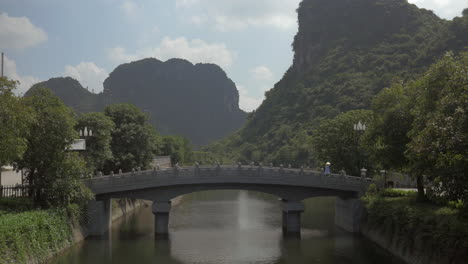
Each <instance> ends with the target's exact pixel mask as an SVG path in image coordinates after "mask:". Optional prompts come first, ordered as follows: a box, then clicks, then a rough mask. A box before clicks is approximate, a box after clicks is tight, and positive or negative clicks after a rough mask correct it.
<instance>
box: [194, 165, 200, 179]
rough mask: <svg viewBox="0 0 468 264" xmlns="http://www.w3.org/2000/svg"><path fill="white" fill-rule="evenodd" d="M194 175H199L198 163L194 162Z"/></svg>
mask: <svg viewBox="0 0 468 264" xmlns="http://www.w3.org/2000/svg"><path fill="white" fill-rule="evenodd" d="M194 175H195V177H197V176H199V175H200V163H198V162H195V169H194Z"/></svg>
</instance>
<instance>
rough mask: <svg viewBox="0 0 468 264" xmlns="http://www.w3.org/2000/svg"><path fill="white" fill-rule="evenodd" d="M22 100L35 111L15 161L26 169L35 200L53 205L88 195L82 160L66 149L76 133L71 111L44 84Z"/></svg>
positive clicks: (84, 197)
mask: <svg viewBox="0 0 468 264" xmlns="http://www.w3.org/2000/svg"><path fill="white" fill-rule="evenodd" d="M25 100H26V104H27V105H28V106H29V107H31V108H32V109H33V111H34V113H35V115H34V122H33V124H32V125H31V130H30V134H29V135H28V137H27V145H28V148H27V150H26V152H25V153H24V155H23V157H22V158H20V159H18V160H17V165H18V167H19V168H20V169H23V168H24V169H27V171H28V173H27V177H26V179H27V180H28V182H29V184H30V186H31V187H32V190H33V191H34V193H33V195H34V201H35V202H36V203H39V204H41V205H51V204H52V205H53V204H62V203H69V202H77V203H79V202H82V201H83V200H86V199H88V198H90V195H89V192H85V191H84V190H87V188H86V187H85V186H84V185H83V184H82V181H81V179H80V177H81V175H82V174H83V172H84V170H85V168H84V166H83V162H82V161H80V159H79V157H78V156H77V155H76V154H73V153H69V152H68V150H69V148H70V144H71V142H72V141H73V139H74V138H76V137H77V136H78V135H77V133H76V131H75V130H74V125H75V119H74V115H73V112H72V111H71V109H69V108H68V107H66V106H65V105H64V104H63V103H62V102H61V101H60V99H59V98H58V97H56V96H54V95H53V94H52V92H51V91H50V90H49V89H47V88H40V89H37V90H36V91H35V92H34V93H33V94H31V96H30V97H27V98H26V99H25ZM71 190H82V191H79V192H76V191H74V192H71Z"/></svg>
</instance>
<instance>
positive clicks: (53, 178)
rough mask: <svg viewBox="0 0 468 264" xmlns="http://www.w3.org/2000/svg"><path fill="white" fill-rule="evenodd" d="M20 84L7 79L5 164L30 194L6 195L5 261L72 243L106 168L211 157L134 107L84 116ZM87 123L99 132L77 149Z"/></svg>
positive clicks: (39, 257) (25, 259)
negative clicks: (25, 92)
mask: <svg viewBox="0 0 468 264" xmlns="http://www.w3.org/2000/svg"><path fill="white" fill-rule="evenodd" d="M16 85H17V82H16V81H12V80H9V79H7V78H4V77H2V78H1V79H0V106H1V107H0V147H1V149H2V151H1V152H0V165H8V164H13V166H14V167H15V169H18V170H19V169H24V170H25V171H26V172H27V173H26V174H25V181H26V183H27V186H28V187H29V191H28V197H27V198H12V197H8V198H0V256H2V257H1V258H0V263H2V264H3V263H38V262H42V261H44V260H45V259H47V258H48V257H50V255H52V254H54V253H56V252H58V251H59V250H61V249H63V248H64V247H66V246H67V245H69V244H71V243H72V241H73V230H74V229H77V228H80V226H81V224H83V223H85V222H86V217H85V213H84V212H85V206H86V203H87V201H88V200H90V199H92V198H93V195H92V193H91V191H90V190H89V189H88V188H87V187H86V186H85V185H84V184H83V182H82V179H83V178H87V177H89V176H90V175H92V174H97V173H98V171H101V172H104V173H109V172H110V171H114V172H118V171H119V170H122V171H124V172H126V171H130V170H132V169H133V168H136V167H141V168H142V169H145V168H148V167H149V164H150V162H151V160H152V158H153V157H154V156H156V155H168V156H170V157H171V160H172V162H173V163H181V164H183V163H187V162H190V163H191V162H193V158H194V157H198V158H209V156H207V155H204V154H203V153H200V152H197V153H194V152H193V151H192V149H191V146H190V144H189V141H188V140H187V139H184V138H182V137H179V136H162V135H160V134H159V133H157V131H156V130H155V128H154V127H153V126H152V125H150V124H149V123H148V116H147V115H146V114H145V113H143V112H142V111H140V110H139V109H138V108H137V107H135V106H133V105H131V104H116V105H109V106H107V107H106V108H105V111H104V113H97V112H96V113H87V114H83V115H80V116H76V115H75V113H74V112H73V111H72V110H71V109H70V108H68V107H66V106H65V105H64V104H63V102H61V100H60V99H59V98H58V97H56V96H55V95H53V94H52V92H51V91H50V90H49V89H47V88H38V89H35V90H34V92H32V93H31V94H29V96H27V97H22V98H21V97H17V96H15V95H14V94H13V90H14V89H15V88H16ZM85 126H86V127H88V128H90V129H92V130H93V136H91V137H89V138H88V139H87V141H88V142H87V143H88V144H87V146H88V149H87V151H85V152H80V153H77V152H71V151H70V150H69V148H70V144H71V142H72V141H73V139H75V138H78V132H77V131H78V130H79V129H83V128H84V127H85ZM3 150H7V151H3Z"/></svg>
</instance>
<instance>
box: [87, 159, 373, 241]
mask: <svg viewBox="0 0 468 264" xmlns="http://www.w3.org/2000/svg"><path fill="white" fill-rule="evenodd" d="M368 183H369V180H368V179H364V178H358V177H350V176H342V175H323V174H321V173H319V172H315V171H304V170H303V169H284V168H272V167H268V168H263V167H253V166H249V167H242V166H219V165H218V166H215V167H199V166H195V167H184V168H180V167H176V168H171V169H165V170H152V171H138V172H132V173H126V174H119V175H109V176H104V177H99V178H95V179H92V180H90V181H89V182H88V185H89V186H90V188H91V190H93V192H94V193H95V195H96V201H94V202H91V203H90V206H89V208H90V210H89V215H90V219H95V220H93V221H91V222H92V223H91V228H90V230H91V231H90V233H92V234H99V233H102V232H103V230H107V229H108V228H109V226H110V224H111V223H110V219H109V214H110V212H109V210H110V208H111V207H110V202H109V201H110V199H111V198H135V199H143V200H151V201H153V213H154V214H155V216H156V217H155V228H156V229H155V230H156V232H157V233H167V232H168V222H169V212H170V209H171V202H170V201H171V199H174V198H176V197H178V196H181V195H184V194H189V193H193V192H197V191H206V190H226V189H232V190H250V191H257V192H263V193H267V194H271V195H274V196H277V197H278V198H280V199H281V200H282V201H283V206H282V212H283V227H284V228H285V230H286V231H287V232H290V233H297V232H300V226H301V224H300V214H301V213H302V212H303V211H304V206H303V204H302V202H301V201H302V200H304V199H306V198H310V197H317V196H337V197H339V198H338V199H337V206H336V209H337V210H340V212H337V214H336V215H337V216H338V217H339V218H343V219H344V218H347V215H349V214H354V212H355V211H356V208H355V207H356V206H355V205H354V202H355V201H357V199H356V198H358V196H359V194H360V193H361V192H362V191H363V189H364V188H365V187H367V184H368ZM336 222H337V224H339V222H341V223H342V225H343V226H344V227H345V226H347V227H350V228H348V229H354V226H355V223H354V222H353V221H351V222H350V221H348V220H346V221H336ZM350 223H351V224H350ZM351 231H355V230H351Z"/></svg>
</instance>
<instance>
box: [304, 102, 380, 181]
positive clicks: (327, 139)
mask: <svg viewBox="0 0 468 264" xmlns="http://www.w3.org/2000/svg"><path fill="white" fill-rule="evenodd" d="M359 121H360V122H361V123H364V124H365V125H366V126H369V124H371V123H372V112H371V111H369V110H354V111H348V112H346V113H343V114H340V115H338V116H336V117H335V118H333V119H330V120H324V121H322V122H321V123H320V125H319V126H318V128H317V129H315V130H314V133H313V139H312V142H313V147H314V150H315V153H316V155H317V158H318V160H319V162H320V163H321V164H322V166H323V165H324V164H325V162H327V161H329V162H330V163H331V164H332V167H331V168H332V170H333V171H334V172H335V173H338V171H339V170H345V171H346V172H347V173H348V174H350V175H360V169H361V168H363V167H366V168H367V169H368V170H369V169H371V168H370V167H369V166H371V164H369V163H368V162H367V161H368V153H366V152H365V148H364V147H363V140H362V137H363V136H362V135H363V132H364V131H362V132H359V131H355V130H354V124H357V123H358V122H359Z"/></svg>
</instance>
